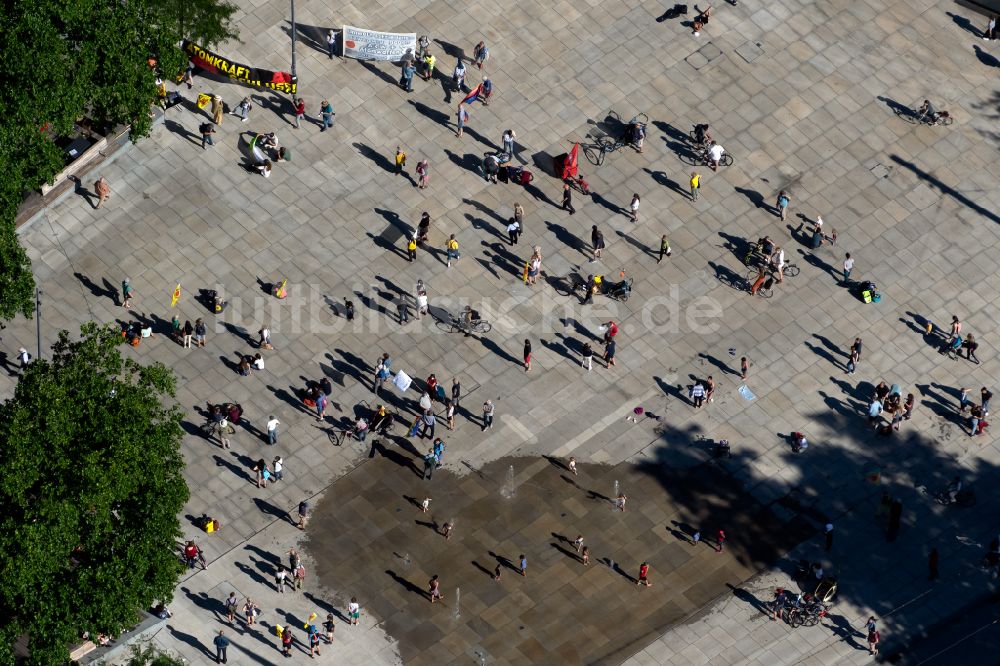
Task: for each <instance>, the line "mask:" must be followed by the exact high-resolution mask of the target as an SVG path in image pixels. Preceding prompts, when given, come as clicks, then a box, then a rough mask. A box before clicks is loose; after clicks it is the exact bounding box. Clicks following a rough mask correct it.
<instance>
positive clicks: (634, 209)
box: [628, 194, 639, 222]
mask: <svg viewBox="0 0 1000 666" xmlns="http://www.w3.org/2000/svg"><path fill="white" fill-rule="evenodd" d="M628 209H629V213H630V215H631V216H632V221H633V222H638V221H639V195H638V194H633V195H632V203H630V204H629V205H628Z"/></svg>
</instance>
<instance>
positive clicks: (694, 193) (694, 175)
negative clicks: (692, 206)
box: [691, 171, 701, 201]
mask: <svg viewBox="0 0 1000 666" xmlns="http://www.w3.org/2000/svg"><path fill="white" fill-rule="evenodd" d="M699 189H701V174H700V173H698V172H697V171H692V172H691V201H697V200H698V190H699Z"/></svg>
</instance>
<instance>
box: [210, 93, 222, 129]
mask: <svg viewBox="0 0 1000 666" xmlns="http://www.w3.org/2000/svg"><path fill="white" fill-rule="evenodd" d="M222 115H223V105H222V98H221V97H219V96H218V95H212V122H213V123H215V124H216V125H222Z"/></svg>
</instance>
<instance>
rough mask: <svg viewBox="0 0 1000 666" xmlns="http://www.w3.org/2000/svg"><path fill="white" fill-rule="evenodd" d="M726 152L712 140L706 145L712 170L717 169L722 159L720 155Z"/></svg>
mask: <svg viewBox="0 0 1000 666" xmlns="http://www.w3.org/2000/svg"><path fill="white" fill-rule="evenodd" d="M725 154H726V149H725V148H723V147H722V146H720V145H719V144H717V143H716V142H714V141H713V142H712V143H711V144H710V145H709V147H708V157H709V159H710V161H711V163H712V171H718V170H719V162H720V161H721V160H722V156H723V155H725Z"/></svg>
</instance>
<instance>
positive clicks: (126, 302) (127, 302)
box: [122, 278, 135, 310]
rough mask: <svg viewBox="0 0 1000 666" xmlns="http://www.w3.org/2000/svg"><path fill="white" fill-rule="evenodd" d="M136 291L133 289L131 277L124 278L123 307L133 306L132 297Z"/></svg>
mask: <svg viewBox="0 0 1000 666" xmlns="http://www.w3.org/2000/svg"><path fill="white" fill-rule="evenodd" d="M134 296H135V292H134V291H132V282H131V281H130V279H129V278H125V279H124V280H122V307H123V308H125V309H126V310H127V309H128V308H130V307H132V298H133V297H134Z"/></svg>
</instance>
